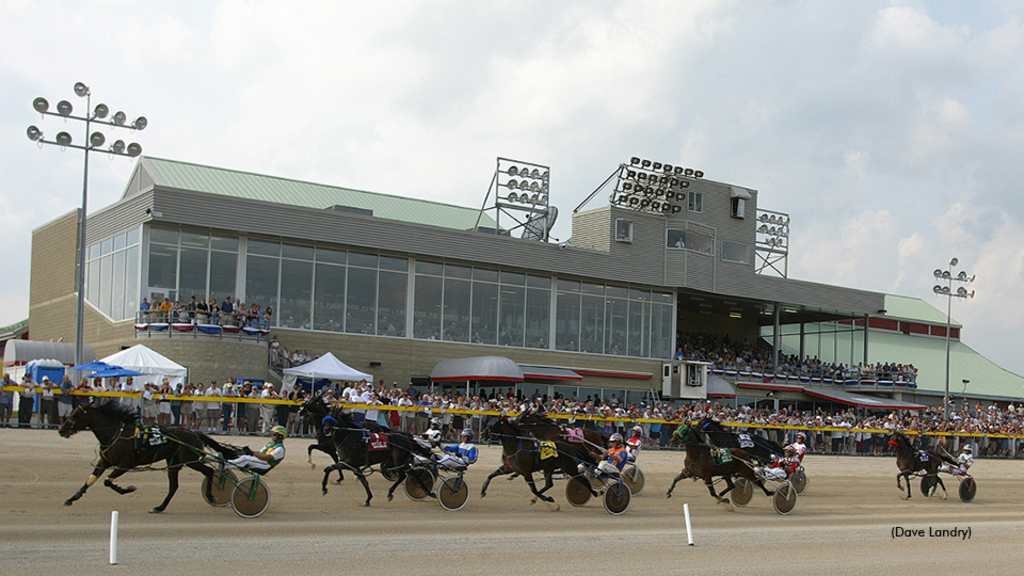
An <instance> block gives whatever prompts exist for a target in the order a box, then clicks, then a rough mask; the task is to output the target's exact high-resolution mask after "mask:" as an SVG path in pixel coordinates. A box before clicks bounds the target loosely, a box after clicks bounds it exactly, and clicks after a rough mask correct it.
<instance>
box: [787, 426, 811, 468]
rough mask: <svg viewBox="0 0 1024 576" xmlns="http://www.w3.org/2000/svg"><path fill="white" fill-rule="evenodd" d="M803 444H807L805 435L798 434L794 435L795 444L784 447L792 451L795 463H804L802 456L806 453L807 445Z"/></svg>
mask: <svg viewBox="0 0 1024 576" xmlns="http://www.w3.org/2000/svg"><path fill="white" fill-rule="evenodd" d="M805 442H807V435H806V434H804V433H803V432H800V433H799V434H797V435H796V442H793V443H792V444H790V445H789V446H786V448H792V449H793V452H794V453H795V454H796V460H797V462H803V461H804V454H806V453H807V444H805Z"/></svg>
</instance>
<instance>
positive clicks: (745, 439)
mask: <svg viewBox="0 0 1024 576" xmlns="http://www.w3.org/2000/svg"><path fill="white" fill-rule="evenodd" d="M737 436H739V439H740V448H753V447H754V441H753V440H751V439H750V434H737Z"/></svg>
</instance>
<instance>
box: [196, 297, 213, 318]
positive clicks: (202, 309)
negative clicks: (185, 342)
mask: <svg viewBox="0 0 1024 576" xmlns="http://www.w3.org/2000/svg"><path fill="white" fill-rule="evenodd" d="M209 322H210V305H209V304H207V303H206V298H200V299H199V304H196V324H208V323H209Z"/></svg>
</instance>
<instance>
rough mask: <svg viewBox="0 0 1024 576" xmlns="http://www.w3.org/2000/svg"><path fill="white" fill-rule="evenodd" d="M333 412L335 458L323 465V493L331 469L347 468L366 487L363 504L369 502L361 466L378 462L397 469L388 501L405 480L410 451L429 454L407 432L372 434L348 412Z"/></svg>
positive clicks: (385, 466) (381, 465) (325, 489)
mask: <svg viewBox="0 0 1024 576" xmlns="http://www.w3.org/2000/svg"><path fill="white" fill-rule="evenodd" d="M332 416H333V417H334V418H335V419H336V420H337V421H338V424H337V425H336V426H334V428H333V429H331V431H330V435H331V440H332V441H333V442H334V450H335V453H336V454H337V456H338V462H337V463H336V464H333V465H331V466H328V467H326V468H324V480H323V484H322V486H321V489H322V490H323V493H324V494H327V479H328V477H329V476H330V475H331V472H333V471H334V470H340V469H342V468H348V469H349V470H351V471H352V472H353V473H354V474H355V475H356V478H358V479H359V482H360V483H361V484H362V485H363V489H364V490H366V502H365V503H364V504H363V505H364V506H369V505H370V500H372V499H373V494H372V493H371V492H370V484H369V483H368V482H367V481H366V474H365V473H364V472H363V470H365V469H366V468H369V467H370V466H373V465H375V464H376V465H380V467H381V468H382V469H384V468H387V469H388V470H390V471H393V472H395V473H396V476H397V479H396V480H395V483H394V484H392V485H391V489H389V490H388V501H390V500H391V499H393V498H394V495H395V489H396V488H398V486H399V485H400V484H401V483H402V482H403V481H404V480H405V477H406V472H407V471H408V470H409V465H410V464H411V463H412V459H413V455H414V454H418V455H420V456H423V457H424V458H430V455H431V451H430V449H429V448H425V447H423V446H421V445H420V444H419V443H417V442H416V441H415V440H413V438H412V437H411V436H409V435H408V434H403V433H401V432H386V433H381V434H377V435H376V437H371V432H370V431H369V430H368V429H366V428H362V427H360V426H359V425H357V424H356V422H355V419H354V418H352V415H351V414H345V413H343V412H341V411H335V412H333V413H332Z"/></svg>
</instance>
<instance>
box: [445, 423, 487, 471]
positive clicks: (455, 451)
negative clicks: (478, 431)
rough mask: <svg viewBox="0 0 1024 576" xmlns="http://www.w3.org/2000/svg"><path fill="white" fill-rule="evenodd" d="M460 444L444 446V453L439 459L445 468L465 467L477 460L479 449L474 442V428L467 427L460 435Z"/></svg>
mask: <svg viewBox="0 0 1024 576" xmlns="http://www.w3.org/2000/svg"><path fill="white" fill-rule="evenodd" d="M459 440H460V442H459V443H458V444H450V445H448V446H442V447H441V450H444V452H445V453H444V455H443V456H441V458H440V459H439V460H438V461H437V463H438V465H439V466H441V467H444V468H465V467H466V466H469V465H470V464H473V463H474V462H476V458H477V455H478V453H477V449H476V445H475V444H473V430H471V429H469V428H466V429H465V430H463V431H462V433H461V434H460V435H459Z"/></svg>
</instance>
